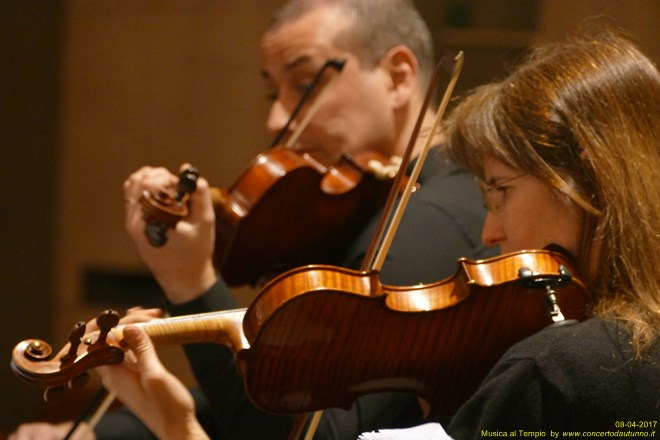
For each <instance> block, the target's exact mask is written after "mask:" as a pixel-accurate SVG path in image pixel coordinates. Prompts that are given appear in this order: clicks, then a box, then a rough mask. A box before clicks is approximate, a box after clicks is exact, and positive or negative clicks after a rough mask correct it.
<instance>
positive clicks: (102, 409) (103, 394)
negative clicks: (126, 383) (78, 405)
mask: <svg viewBox="0 0 660 440" xmlns="http://www.w3.org/2000/svg"><path fill="white" fill-rule="evenodd" d="M116 397H117V395H116V394H115V393H114V392H108V391H107V390H106V389H105V388H103V387H101V388H100V389H99V390H98V392H97V393H96V394H95V395H94V397H93V398H92V400H91V401H90V402H89V403H88V404H87V406H86V407H85V409H84V410H83V411H82V412H81V413H80V415H79V416H78V417H77V418H76V420H75V421H74V422H73V426H71V429H69V432H67V433H66V436H64V439H63V440H69V439H70V438H71V437H72V436H73V434H74V433H75V432H76V430H77V429H78V427H79V426H80V424H81V423H82V422H83V421H84V420H85V418H87V416H88V415H89V414H90V413H91V412H92V409H93V408H94V407H96V411H94V414H92V417H90V418H89V420H87V425H88V426H89V429H90V430H92V431H93V430H94V428H95V427H96V425H97V424H98V423H99V420H101V417H103V414H105V413H106V411H108V408H110V405H112V402H113V401H114V400H115V398H116ZM101 399H103V401H102V402H101V403H100V404H99V405H98V406H97V404H98V403H99V400H101Z"/></svg>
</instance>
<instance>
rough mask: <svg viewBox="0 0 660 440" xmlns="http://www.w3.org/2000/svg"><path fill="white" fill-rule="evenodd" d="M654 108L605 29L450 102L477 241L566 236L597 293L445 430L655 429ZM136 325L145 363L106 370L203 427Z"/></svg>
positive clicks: (186, 428) (658, 368) (505, 366)
mask: <svg viewBox="0 0 660 440" xmlns="http://www.w3.org/2000/svg"><path fill="white" fill-rule="evenodd" d="M659 119H660V75H659V74H658V71H657V69H656V67H655V66H654V65H653V63H652V62H651V61H650V60H649V59H648V58H646V57H645V56H644V55H643V54H641V53H640V52H639V50H638V49H637V48H636V47H635V46H634V45H633V44H632V43H630V42H629V41H627V40H625V39H623V38H621V37H619V36H617V35H615V34H614V33H611V32H607V31H606V32H600V33H598V34H596V35H588V36H584V37H582V38H579V39H574V40H571V41H569V42H567V43H562V44H552V45H547V46H544V47H541V48H538V49H537V50H535V51H534V52H533V54H532V55H531V57H530V58H529V59H528V60H527V61H526V62H525V63H523V64H522V65H521V66H519V67H518V68H517V69H516V70H515V71H514V72H513V73H512V74H511V75H510V76H509V77H508V78H507V79H505V80H504V81H502V82H500V83H495V84H491V85H487V86H484V87H481V88H479V89H477V90H476V91H475V92H474V93H473V94H471V95H470V96H469V97H467V98H466V99H465V100H464V101H463V102H462V103H461V104H460V105H459V106H458V107H457V108H456V110H455V111H454V112H453V114H452V116H451V118H450V121H449V122H448V124H447V129H448V136H449V147H448V151H449V153H450V154H451V156H452V157H453V158H454V160H456V161H457V162H458V163H460V164H462V165H464V166H465V167H466V168H468V169H469V170H471V171H472V172H473V173H474V174H475V175H476V176H478V177H479V179H480V180H481V182H482V191H483V194H484V199H485V203H486V206H487V207H488V209H489V213H488V216H487V218H486V220H485V223H484V227H483V233H482V239H483V241H484V242H485V243H486V244H488V245H493V246H495V245H499V246H500V248H501V249H502V251H505V252H506V251H513V250H517V249H531V248H541V247H545V246H546V245H549V244H554V245H558V246H561V247H563V248H564V249H566V250H567V251H568V252H570V253H571V254H573V255H574V256H575V258H576V260H577V265H578V268H580V270H581V275H582V278H583V279H584V280H585V281H587V282H588V284H589V286H590V289H591V290H592V292H593V293H594V294H595V296H596V298H598V299H597V301H596V303H595V304H594V305H593V311H592V315H593V316H592V318H591V319H588V320H586V321H584V322H582V323H565V324H563V325H558V326H553V327H549V328H547V329H545V330H543V331H541V332H539V333H537V334H536V335H533V336H531V337H529V338H528V339H526V340H524V341H522V342H521V343H519V344H517V345H515V346H514V347H512V348H511V349H510V350H509V351H508V352H507V353H506V354H505V355H504V356H503V358H502V359H501V360H500V361H499V362H498V364H497V365H496V366H495V367H494V368H493V370H492V371H491V373H490V374H489V375H488V377H487V378H486V379H485V380H484V382H483V383H482V385H481V387H480V389H479V390H478V391H477V392H476V393H475V394H474V395H473V396H472V398H471V399H470V400H469V401H468V402H467V403H466V404H465V405H464V406H463V407H462V408H460V409H459V411H458V412H457V414H456V415H455V416H454V418H453V419H452V421H451V424H450V425H449V426H448V428H447V431H448V432H449V434H450V435H451V436H452V437H454V438H456V439H461V440H462V439H467V438H482V437H483V436H484V435H499V436H502V435H503V433H506V435H507V436H510V435H512V433H513V431H515V434H516V435H523V434H521V433H520V432H521V431H525V432H532V431H534V432H539V431H542V432H544V433H545V434H544V436H546V437H549V436H551V435H552V436H558V435H562V434H559V432H563V431H573V432H585V431H589V432H606V431H611V432H615V431H636V432H642V431H643V432H646V433H648V436H651V437H652V436H654V435H655V432H657V430H658V428H657V422H658V420H659V419H660V417H659V416H660V397H659V394H658V392H657V384H658V383H660V364H659V361H660V344H659V343H658V331H659V329H660V272H658V270H657V268H658V267H660V252H658V249H660V234H659V233H658V232H657V224H658V223H659V222H660V204H659V203H658V201H659V200H660V185H658V183H657V170H658V169H660V149H659V148H658V138H657V121H658V120H659ZM129 335H130V337H129ZM129 335H127V339H128V342H129V347H130V348H131V349H133V350H134V351H136V352H137V362H134V363H132V364H130V365H125V366H123V367H104V368H103V370H104V371H103V376H104V383H105V384H106V385H107V386H108V387H110V388H111V389H114V390H116V391H117V392H118V393H119V396H120V397H121V398H123V399H124V400H125V402H126V403H127V404H129V405H132V408H133V409H134V410H135V411H136V413H138V414H140V415H141V416H142V417H145V419H144V420H145V421H146V422H147V424H149V425H150V426H151V427H152V429H154V432H156V433H157V434H159V435H160V436H162V438H175V437H173V436H171V435H170V434H171V433H173V432H174V431H170V429H174V427H173V426H172V424H173V423H174V424H175V425H176V427H177V429H179V430H181V431H182V432H183V434H185V435H189V437H188V438H203V435H204V434H203V433H200V432H199V430H198V427H196V425H195V423H196V422H194V420H193V421H192V422H189V421H190V420H191V417H194V416H193V415H194V410H193V405H192V403H191V401H190V399H188V398H187V397H186V396H187V392H186V390H185V389H184V388H171V390H172V392H171V393H161V395H160V397H159V400H158V402H155V401H153V400H152V397H151V395H150V394H149V393H152V392H153V386H154V384H161V383H166V384H168V386H172V383H173V384H174V385H176V382H177V381H176V379H174V378H172V377H171V376H169V375H167V373H166V372H165V371H164V370H163V369H162V367H161V366H160V365H159V363H158V361H157V357H156V355H155V353H154V351H153V348H152V346H151V345H150V344H149V341H148V338H147V337H146V336H145V335H144V333H142V332H141V331H140V330H139V329H138V330H135V331H134V332H130V333H129ZM127 372H130V374H131V375H132V377H131V380H130V381H126V376H125V375H126V374H127ZM163 381H164V382H163ZM133 385H135V386H133ZM129 393H130V394H129ZM145 402H150V404H151V405H154V406H153V407H150V411H156V413H158V412H159V411H162V410H164V406H168V408H169V410H170V411H171V407H170V406H169V405H175V406H176V407H177V408H179V410H180V411H177V412H176V414H179V416H178V417H177V419H176V420H175V419H172V420H170V421H169V422H170V423H164V422H163V419H157V418H156V419H154V413H153V412H151V413H149V412H148V411H144V410H141V408H140V405H144V404H145ZM181 421H183V422H184V423H179V422H181ZM175 422H176V423H175ZM197 434H199V437H198V436H197ZM178 435H182V434H181V432H177V437H176V438H185V437H180V436H178Z"/></svg>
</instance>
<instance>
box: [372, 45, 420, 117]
mask: <svg viewBox="0 0 660 440" xmlns="http://www.w3.org/2000/svg"><path fill="white" fill-rule="evenodd" d="M380 65H381V67H382V68H383V69H385V70H386V72H387V73H388V75H389V78H390V82H391V89H390V93H391V96H392V98H393V103H394V107H395V108H401V107H403V106H405V105H407V104H408V103H409V102H410V100H411V99H412V98H413V96H414V95H415V94H416V93H417V92H418V90H417V88H418V84H419V64H418V63H417V58H416V57H415V54H413V52H412V51H411V50H410V49H409V48H407V47H406V46H395V47H393V48H391V49H390V50H389V51H387V53H386V54H385V56H384V57H383V58H382V60H381V62H380Z"/></svg>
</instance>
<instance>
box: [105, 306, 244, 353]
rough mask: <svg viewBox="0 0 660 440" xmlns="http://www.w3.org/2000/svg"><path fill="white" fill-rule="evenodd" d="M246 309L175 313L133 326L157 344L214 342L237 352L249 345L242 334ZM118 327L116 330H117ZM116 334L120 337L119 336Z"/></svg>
mask: <svg viewBox="0 0 660 440" xmlns="http://www.w3.org/2000/svg"><path fill="white" fill-rule="evenodd" d="M245 310H246V309H235V310H227V311H220V312H209V313H201V314H197V315H185V316H177V317H173V318H164V319H157V320H154V321H148V322H143V323H139V324H136V325H138V326H140V327H142V328H143V329H144V330H145V332H146V333H147V334H148V335H149V337H150V338H151V340H152V341H153V342H154V344H156V345H180V344H191V343H213V344H222V345H225V346H227V347H229V348H230V349H231V350H232V352H234V353H236V352H237V351H239V350H241V349H247V348H249V344H248V342H247V340H246V339H245V336H244V334H243V317H244V315H245ZM121 330H122V328H121V327H117V328H116V329H115V331H118V332H121ZM118 337H119V338H122V335H118Z"/></svg>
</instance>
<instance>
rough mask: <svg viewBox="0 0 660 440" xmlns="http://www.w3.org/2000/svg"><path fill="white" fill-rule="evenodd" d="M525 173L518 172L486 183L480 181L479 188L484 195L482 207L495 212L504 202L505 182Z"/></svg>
mask: <svg viewBox="0 0 660 440" xmlns="http://www.w3.org/2000/svg"><path fill="white" fill-rule="evenodd" d="M526 175H527V173H522V174H518V175H517V176H514V177H510V178H508V179H504V180H500V181H499V182H491V183H487V182H484V181H480V182H479V188H480V189H481V194H482V195H483V197H484V207H485V208H486V209H487V210H488V211H490V212H492V213H493V214H494V213H496V212H497V211H498V210H499V209H500V207H501V206H502V203H503V202H504V195H505V193H506V189H507V187H506V186H505V184H506V183H509V182H511V181H513V180H516V179H518V178H520V177H523V176H526Z"/></svg>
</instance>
